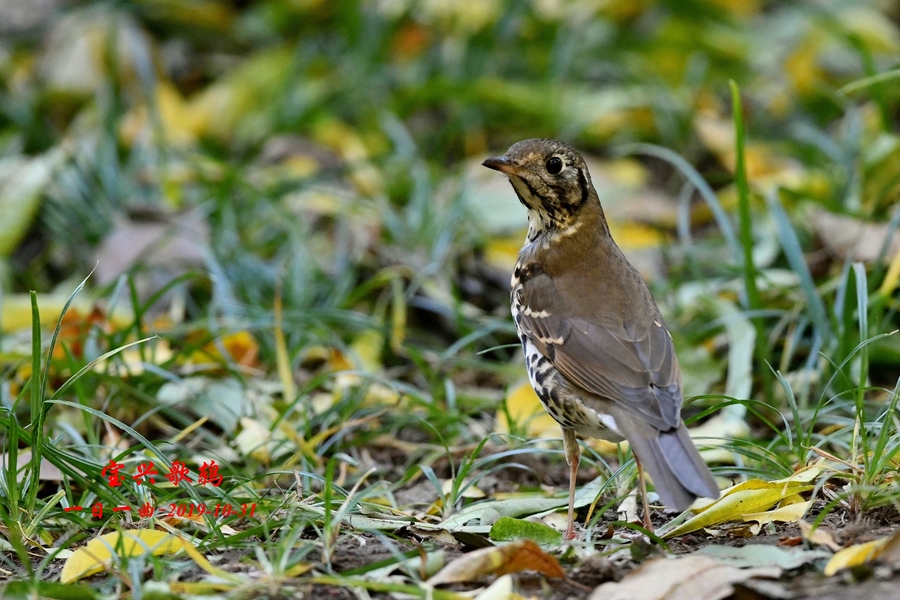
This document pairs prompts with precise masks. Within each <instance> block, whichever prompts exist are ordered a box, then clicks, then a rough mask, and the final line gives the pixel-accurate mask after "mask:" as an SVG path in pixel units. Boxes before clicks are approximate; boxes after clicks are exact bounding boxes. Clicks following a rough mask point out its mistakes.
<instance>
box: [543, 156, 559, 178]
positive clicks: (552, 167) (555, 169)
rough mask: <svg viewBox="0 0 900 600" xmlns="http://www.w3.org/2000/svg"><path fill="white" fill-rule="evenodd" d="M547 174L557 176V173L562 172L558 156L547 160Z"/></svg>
mask: <svg viewBox="0 0 900 600" xmlns="http://www.w3.org/2000/svg"><path fill="white" fill-rule="evenodd" d="M546 166H547V172H548V173H550V174H551V175H559V172H560V171H562V170H563V161H562V159H561V158H560V157H558V156H551V157H550V158H549V159H547V165H546Z"/></svg>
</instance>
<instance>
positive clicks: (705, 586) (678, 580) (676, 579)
mask: <svg viewBox="0 0 900 600" xmlns="http://www.w3.org/2000/svg"><path fill="white" fill-rule="evenodd" d="M780 575H781V569H779V568H777V567H757V568H751V569H739V568H737V567H732V566H730V565H725V564H722V563H720V562H717V561H715V560H713V559H712V558H709V557H706V556H699V555H696V554H692V555H688V556H684V557H681V558H657V559H654V560H651V561H648V562H646V563H644V564H643V565H641V566H640V567H638V568H637V569H635V570H634V571H632V572H631V573H629V574H628V575H626V576H625V578H624V579H622V581H619V582H608V583H604V584H603V585H601V586H600V587H598V588H597V589H595V590H594V593H593V594H591V595H590V596H589V597H588V599H589V600H633V599H634V598H642V599H643V600H676V599H678V600H681V599H684V598H691V600H720V599H722V598H727V597H729V596H730V595H731V594H732V593H733V592H734V584H736V583H741V582H744V581H747V580H748V579H754V578H757V577H762V578H775V577H779V576H780Z"/></svg>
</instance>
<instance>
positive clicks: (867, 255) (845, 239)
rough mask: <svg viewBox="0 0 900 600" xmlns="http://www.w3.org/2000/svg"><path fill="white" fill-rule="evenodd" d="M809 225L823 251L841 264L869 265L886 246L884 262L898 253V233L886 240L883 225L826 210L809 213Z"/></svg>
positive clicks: (886, 228)
mask: <svg viewBox="0 0 900 600" xmlns="http://www.w3.org/2000/svg"><path fill="white" fill-rule="evenodd" d="M812 225H813V228H814V229H815V232H816V235H817V236H818V237H819V240H821V242H822V244H823V245H824V246H825V249H826V250H828V252H829V253H830V254H831V255H832V256H834V257H835V258H836V259H838V260H840V261H841V262H847V261H861V262H866V263H870V262H872V261H874V260H875V259H877V258H878V257H879V256H881V248H882V247H883V246H884V245H885V242H887V243H888V247H887V252H886V254H885V259H887V260H889V259H890V258H891V257H892V256H894V255H895V254H897V252H898V251H900V233H898V232H897V231H894V232H893V233H892V234H891V236H890V238H888V234H889V233H891V230H890V227H889V225H888V224H887V223H872V222H867V221H861V220H859V219H856V218H854V217H848V216H846V215H837V214H834V213H830V212H828V211H826V210H816V211H815V212H814V213H813V214H812Z"/></svg>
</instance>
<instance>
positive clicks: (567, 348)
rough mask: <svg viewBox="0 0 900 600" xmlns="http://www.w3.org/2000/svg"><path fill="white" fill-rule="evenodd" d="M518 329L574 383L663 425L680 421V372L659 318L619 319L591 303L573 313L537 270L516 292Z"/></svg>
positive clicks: (547, 279) (667, 334) (672, 347)
mask: <svg viewBox="0 0 900 600" xmlns="http://www.w3.org/2000/svg"><path fill="white" fill-rule="evenodd" d="M517 294H519V296H518V298H517V299H518V301H519V302H520V305H521V308H520V310H519V313H518V315H517V317H516V319H517V322H518V326H519V329H520V331H522V332H523V333H524V334H525V335H526V336H527V337H528V339H530V340H531V341H532V343H534V345H535V346H536V347H537V348H538V350H539V351H540V352H541V353H542V354H543V355H544V356H546V357H547V358H548V359H549V360H550V361H551V362H552V363H553V366H555V367H556V368H557V369H558V370H559V371H560V373H562V374H563V376H565V377H566V379H568V380H569V381H570V382H572V383H574V384H575V385H577V386H579V387H581V388H583V389H585V390H587V391H588V392H591V393H592V394H596V395H597V396H600V397H602V398H604V399H606V400H608V401H610V402H614V403H616V404H617V405H618V406H620V407H621V408H622V409H623V410H625V411H627V412H631V413H634V414H636V415H638V416H640V417H641V418H642V419H643V420H644V421H645V422H647V423H648V424H651V425H653V426H655V427H656V428H657V429H660V430H663V431H666V430H669V429H671V428H672V427H677V426H678V425H679V424H680V423H681V416H680V415H681V403H682V390H681V375H680V371H679V369H678V363H677V360H676V358H675V348H674V346H673V345H672V338H671V336H670V335H669V332H668V331H667V330H666V328H665V325H664V323H663V321H662V318H658V319H650V320H649V321H650V322H630V321H622V320H621V319H620V318H619V319H617V318H615V317H610V316H609V315H605V314H604V311H603V310H602V302H603V300H602V298H598V300H597V308H596V309H594V310H589V311H588V312H587V313H583V312H582V313H581V314H574V311H573V310H572V309H571V308H570V307H569V306H567V304H566V302H565V300H564V298H565V295H563V294H560V293H559V291H558V290H556V288H555V286H554V284H553V281H552V280H551V279H550V278H549V277H547V276H546V275H539V276H537V277H534V278H532V279H529V280H528V281H526V282H524V283H523V284H522V287H521V288H520V290H519V291H518V292H517Z"/></svg>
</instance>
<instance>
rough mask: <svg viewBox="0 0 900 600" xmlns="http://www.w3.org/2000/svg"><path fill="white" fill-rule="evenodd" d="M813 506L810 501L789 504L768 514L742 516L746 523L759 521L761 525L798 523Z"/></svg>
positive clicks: (756, 513) (746, 514)
mask: <svg viewBox="0 0 900 600" xmlns="http://www.w3.org/2000/svg"><path fill="white" fill-rule="evenodd" d="M811 505H812V500H809V501H808V502H800V503H797V504H788V505H787V506H782V507H781V508H777V509H775V510H769V511H766V512H755V513H745V514H743V515H741V518H742V519H744V520H745V521H757V522H758V523H759V524H760V525H765V524H766V523H772V522H779V523H796V522H797V521H799V520H800V519H802V518H803V517H804V516H805V515H806V511H808V510H809V507H810V506H811Z"/></svg>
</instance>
